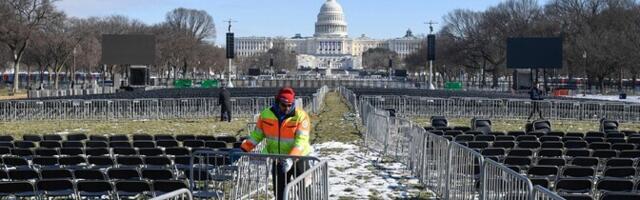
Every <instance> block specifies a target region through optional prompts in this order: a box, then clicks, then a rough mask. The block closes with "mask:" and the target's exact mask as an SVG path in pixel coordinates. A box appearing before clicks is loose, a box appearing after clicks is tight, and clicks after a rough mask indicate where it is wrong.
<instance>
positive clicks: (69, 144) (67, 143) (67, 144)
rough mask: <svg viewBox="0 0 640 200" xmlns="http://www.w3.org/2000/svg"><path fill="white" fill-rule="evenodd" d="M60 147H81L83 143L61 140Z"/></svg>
mask: <svg viewBox="0 0 640 200" xmlns="http://www.w3.org/2000/svg"><path fill="white" fill-rule="evenodd" d="M62 147H76V148H83V147H84V143H82V142H81V141H63V142H62Z"/></svg>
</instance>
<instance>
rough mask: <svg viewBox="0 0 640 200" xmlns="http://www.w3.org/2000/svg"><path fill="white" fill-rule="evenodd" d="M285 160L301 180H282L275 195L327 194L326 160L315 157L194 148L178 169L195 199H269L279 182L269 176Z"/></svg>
mask: <svg viewBox="0 0 640 200" xmlns="http://www.w3.org/2000/svg"><path fill="white" fill-rule="evenodd" d="M288 159H291V160H292V161H293V163H295V164H294V165H293V166H292V168H291V169H290V172H291V173H293V174H298V175H300V176H298V177H297V178H301V179H303V180H300V179H295V178H294V179H292V180H282V181H284V182H283V183H284V184H283V185H282V188H281V189H282V190H281V191H277V192H278V193H277V195H278V196H280V195H282V197H285V195H290V196H291V195H294V196H297V195H299V194H303V195H305V196H310V197H317V196H322V195H326V194H327V192H328V187H329V185H328V176H327V175H328V172H327V170H328V169H327V163H326V162H320V160H319V159H318V158H315V157H306V156H288V155H273V154H256V153H240V152H226V151H216V150H209V149H207V150H196V151H195V152H194V153H193V154H192V157H191V163H192V164H191V165H190V166H188V167H186V168H183V169H182V171H184V174H185V176H186V177H187V178H188V179H189V181H190V183H191V185H190V189H191V191H192V193H193V196H194V197H195V198H206V199H211V198H214V199H216V198H219V199H270V198H273V197H275V195H276V190H274V189H275V188H276V186H275V185H273V184H274V182H276V181H280V180H275V179H277V178H278V177H276V176H273V172H274V170H278V167H279V165H278V164H277V163H282V162H284V161H285V160H288ZM179 169H180V168H179ZM287 184H290V186H289V193H286V192H285V191H286V189H287V187H286V186H287ZM293 199H305V198H293Z"/></svg>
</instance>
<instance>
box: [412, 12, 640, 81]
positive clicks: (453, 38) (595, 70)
mask: <svg viewBox="0 0 640 200" xmlns="http://www.w3.org/2000/svg"><path fill="white" fill-rule="evenodd" d="M441 26H442V28H441V30H440V31H439V32H438V33H437V34H436V35H437V41H436V43H437V45H436V47H437V50H436V55H438V58H437V59H436V61H435V64H434V67H435V70H436V71H438V72H440V73H441V75H442V76H443V78H444V79H445V80H447V79H449V80H450V79H455V78H454V77H456V76H457V75H458V74H460V72H464V73H465V74H467V75H469V76H472V77H475V78H476V80H479V82H481V85H482V86H489V85H488V84H489V83H487V81H490V82H491V83H490V86H491V87H497V86H498V81H499V78H500V77H508V76H509V75H511V73H512V70H510V69H507V68H506V41H507V38H509V37H562V38H563V55H564V56H563V65H564V67H563V69H561V70H555V71H548V72H547V73H548V74H552V75H555V76H566V77H569V78H574V77H580V78H586V79H587V80H588V84H589V85H594V86H597V87H599V88H602V87H603V86H604V85H603V84H604V82H605V81H607V80H608V81H611V80H616V82H618V83H619V87H622V79H631V80H633V82H635V81H636V79H637V76H638V73H639V72H640V66H639V65H640V62H639V59H640V55H639V54H640V34H638V33H639V32H640V4H639V3H638V2H637V1H635V0H550V1H548V2H546V3H545V4H544V5H541V4H539V2H538V1H536V0H507V1H504V2H501V3H499V4H497V5H495V6H492V7H489V8H488V9H487V10H485V11H472V10H466V9H457V10H453V11H451V12H449V13H448V14H447V15H446V16H444V17H443V22H442V23H441ZM425 55H426V44H425V45H424V46H423V47H422V48H421V49H419V50H418V51H416V52H415V53H414V54H412V55H410V56H408V57H407V58H406V59H405V60H404V61H405V64H406V66H407V68H408V69H410V70H412V71H420V70H421V69H424V66H425V65H426V56H425ZM478 76H479V77H478ZM486 78H489V79H490V80H486Z"/></svg>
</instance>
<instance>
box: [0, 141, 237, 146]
mask: <svg viewBox="0 0 640 200" xmlns="http://www.w3.org/2000/svg"><path fill="white" fill-rule="evenodd" d="M239 144H240V142H235V143H227V142H224V141H206V140H184V141H178V140H137V141H133V142H129V141H112V142H105V141H96V140H87V141H63V142H60V141H41V142H32V141H24V140H20V141H13V142H0V147H6V148H38V147H40V148H63V147H128V148H132V147H137V148H151V147H178V146H182V147H211V148H226V147H228V146H233V145H239Z"/></svg>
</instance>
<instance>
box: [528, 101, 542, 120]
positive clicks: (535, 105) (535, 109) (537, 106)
mask: <svg viewBox="0 0 640 200" xmlns="http://www.w3.org/2000/svg"><path fill="white" fill-rule="evenodd" d="M531 105H532V106H533V108H532V109H531V113H530V114H529V118H527V121H529V120H531V117H533V114H534V113H536V112H538V116H540V119H543V118H542V112H541V111H540V102H539V101H532V102H531Z"/></svg>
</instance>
